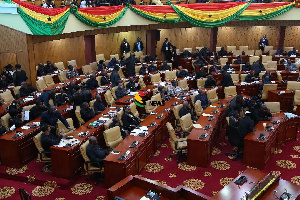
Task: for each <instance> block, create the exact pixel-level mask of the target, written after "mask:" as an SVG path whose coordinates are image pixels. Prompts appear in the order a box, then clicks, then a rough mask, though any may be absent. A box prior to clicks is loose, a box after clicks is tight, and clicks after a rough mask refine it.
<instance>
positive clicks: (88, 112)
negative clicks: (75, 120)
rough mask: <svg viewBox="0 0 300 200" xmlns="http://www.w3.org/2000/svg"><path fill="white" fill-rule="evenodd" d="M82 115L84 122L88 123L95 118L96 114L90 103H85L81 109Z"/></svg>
mask: <svg viewBox="0 0 300 200" xmlns="http://www.w3.org/2000/svg"><path fill="white" fill-rule="evenodd" d="M80 115H81V118H82V119H83V121H84V122H87V121H89V120H91V119H93V118H94V117H95V113H94V111H93V109H92V108H91V107H90V105H89V104H88V102H83V103H82V106H81V109H80Z"/></svg>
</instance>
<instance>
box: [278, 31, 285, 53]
mask: <svg viewBox="0 0 300 200" xmlns="http://www.w3.org/2000/svg"><path fill="white" fill-rule="evenodd" d="M285 29H286V26H280V27H279V35H278V43H277V44H278V46H277V49H281V48H283V47H284V38H285Z"/></svg>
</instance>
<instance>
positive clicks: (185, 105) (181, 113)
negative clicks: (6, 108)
mask: <svg viewBox="0 0 300 200" xmlns="http://www.w3.org/2000/svg"><path fill="white" fill-rule="evenodd" d="M189 113H190V114H191V116H193V115H192V109H191V105H190V104H189V103H188V102H187V101H184V102H183V107H182V108H181V109H180V110H179V117H182V116H184V115H186V114H189Z"/></svg>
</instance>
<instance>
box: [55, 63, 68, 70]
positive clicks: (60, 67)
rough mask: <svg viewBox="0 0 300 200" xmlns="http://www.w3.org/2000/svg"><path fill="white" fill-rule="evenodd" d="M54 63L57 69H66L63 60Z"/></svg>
mask: <svg viewBox="0 0 300 200" xmlns="http://www.w3.org/2000/svg"><path fill="white" fill-rule="evenodd" d="M54 65H55V66H56V67H57V69H59V70H64V69H66V68H65V64H64V62H57V63H54Z"/></svg>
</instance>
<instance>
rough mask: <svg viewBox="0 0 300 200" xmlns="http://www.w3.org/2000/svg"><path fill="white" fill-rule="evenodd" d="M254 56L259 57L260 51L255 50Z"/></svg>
mask: <svg viewBox="0 0 300 200" xmlns="http://www.w3.org/2000/svg"><path fill="white" fill-rule="evenodd" d="M254 55H256V56H261V55H262V51H261V50H255V53H254Z"/></svg>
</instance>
